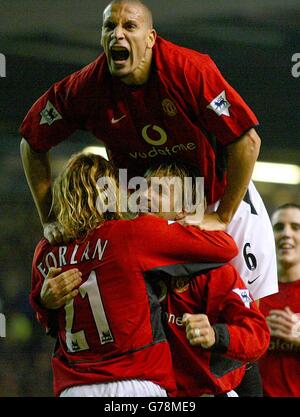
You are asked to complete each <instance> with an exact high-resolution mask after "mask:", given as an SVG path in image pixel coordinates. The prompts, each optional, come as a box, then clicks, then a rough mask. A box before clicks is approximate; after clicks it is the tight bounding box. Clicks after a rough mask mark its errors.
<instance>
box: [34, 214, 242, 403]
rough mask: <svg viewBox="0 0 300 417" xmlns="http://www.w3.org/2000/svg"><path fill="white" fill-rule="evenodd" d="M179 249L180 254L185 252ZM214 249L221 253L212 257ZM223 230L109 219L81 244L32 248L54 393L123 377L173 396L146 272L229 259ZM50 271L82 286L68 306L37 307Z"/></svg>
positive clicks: (232, 250)
mask: <svg viewBox="0 0 300 417" xmlns="http://www.w3.org/2000/svg"><path fill="white" fill-rule="evenodd" d="M182 248H185V250H184V251H183V250H182ZM216 248H220V249H221V250H220V251H219V252H220V253H219V254H218V255H216V254H215V252H216ZM236 252H237V248H236V245H235V243H234V241H233V240H232V238H231V237H230V236H229V235H227V234H226V233H224V232H214V233H212V232H203V231H201V230H199V229H197V228H195V227H183V226H181V225H179V224H172V225H168V223H167V222H166V221H165V220H163V219H160V218H157V217H155V216H152V215H145V216H140V217H139V218H137V219H135V220H131V221H124V220H118V221H117V220H116V221H107V222H105V223H104V224H103V225H102V226H101V227H99V228H97V229H95V230H94V231H92V232H91V233H90V234H89V235H88V236H87V238H86V239H85V240H84V241H81V242H78V241H76V242H73V243H70V244H68V245H57V246H51V245H50V244H49V243H48V242H47V241H46V240H45V239H43V240H42V241H41V242H40V243H39V244H38V245H37V248H36V251H35V255H34V260H33V271H32V291H31V295H30V300H31V304H32V306H33V308H34V309H35V310H36V312H37V315H38V319H39V320H40V322H41V323H42V324H43V325H44V326H45V327H46V329H48V330H49V329H51V328H53V323H54V324H56V325H57V327H58V329H57V332H58V343H57V346H56V349H55V353H54V358H53V362H52V364H53V371H54V392H55V395H59V393H60V392H61V391H62V390H64V389H65V388H68V387H71V386H75V385H86V384H94V383H100V382H110V381H117V380H124V379H146V380H150V381H152V382H154V383H156V384H158V385H160V386H162V387H163V388H165V389H166V390H167V391H169V392H172V390H174V388H175V385H174V379H173V374H172V364H171V355H170V351H169V345H168V343H167V341H166V337H165V333H164V331H163V328H162V325H161V310H160V305H159V302H158V300H157V297H156V296H155V294H154V293H153V291H152V287H151V285H150V283H149V280H148V279H147V278H146V276H145V273H146V271H149V270H151V269H153V268H155V267H157V266H161V265H162V266H164V265H174V264H179V265H181V264H185V263H186V262H201V261H203V260H207V261H212V260H213V259H215V258H216V257H217V258H218V260H219V261H222V262H223V261H227V260H228V259H231V258H232V257H234V256H235V255H236ZM51 266H55V267H62V269H63V271H65V270H67V269H70V268H73V267H77V268H79V270H80V271H81V272H82V274H83V276H82V278H83V281H82V284H81V285H80V287H79V294H78V295H77V296H76V297H75V299H74V300H72V301H71V302H69V303H67V304H66V306H65V307H64V308H60V309H58V310H51V311H49V310H46V309H44V308H42V307H41V305H40V304H39V294H40V291H41V287H42V284H43V281H44V278H45V276H46V274H47V272H48V270H49V268H50V267H51Z"/></svg>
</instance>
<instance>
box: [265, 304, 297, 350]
mask: <svg viewBox="0 0 300 417" xmlns="http://www.w3.org/2000/svg"><path fill="white" fill-rule="evenodd" d="M266 320H267V323H268V326H269V328H270V332H271V336H274V337H278V338H280V339H283V340H284V341H286V342H288V343H293V344H295V345H297V346H300V317H299V314H295V313H293V311H292V310H291V309H290V308H289V307H286V308H285V309H284V310H271V311H270V313H269V316H268V317H267V318H266Z"/></svg>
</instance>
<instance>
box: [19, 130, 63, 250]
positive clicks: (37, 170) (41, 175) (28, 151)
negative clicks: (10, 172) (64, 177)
mask: <svg viewBox="0 0 300 417" xmlns="http://www.w3.org/2000/svg"><path fill="white" fill-rule="evenodd" d="M20 150H21V158H22V162H23V167H24V172H25V175H26V179H27V182H28V185H29V188H30V191H31V194H32V197H33V199H34V202H35V205H36V208H37V211H38V214H39V217H40V221H41V223H42V226H43V229H44V236H45V238H46V239H47V240H48V241H49V243H51V244H55V243H59V242H61V241H62V240H63V234H62V231H61V230H60V229H59V226H58V224H57V223H56V222H55V218H54V216H53V214H52V213H51V206H52V190H51V167H50V157H49V152H35V151H34V150H33V149H32V147H31V146H30V145H29V143H28V142H27V141H26V140H25V139H24V138H23V139H22V141H21V145H20Z"/></svg>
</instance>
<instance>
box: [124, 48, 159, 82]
mask: <svg viewBox="0 0 300 417" xmlns="http://www.w3.org/2000/svg"><path fill="white" fill-rule="evenodd" d="M151 64H152V49H147V50H146V54H145V58H144V59H143V60H142V61H141V63H140V64H139V66H138V67H137V68H136V69H135V70H134V71H133V72H132V73H131V74H129V75H127V76H125V77H124V78H121V81H122V82H123V83H124V84H126V85H143V84H145V83H146V82H147V81H148V79H149V77H150V72H151Z"/></svg>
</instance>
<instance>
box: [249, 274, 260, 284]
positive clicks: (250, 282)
mask: <svg viewBox="0 0 300 417" xmlns="http://www.w3.org/2000/svg"><path fill="white" fill-rule="evenodd" d="M259 277H260V275H258V277H256V278H255V279H254V280H253V281H248V284H249V285H251V284H253V282H255V281H256V280H257V279H258V278H259Z"/></svg>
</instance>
